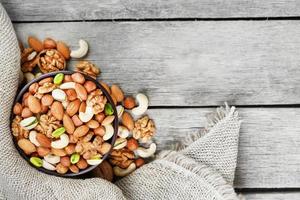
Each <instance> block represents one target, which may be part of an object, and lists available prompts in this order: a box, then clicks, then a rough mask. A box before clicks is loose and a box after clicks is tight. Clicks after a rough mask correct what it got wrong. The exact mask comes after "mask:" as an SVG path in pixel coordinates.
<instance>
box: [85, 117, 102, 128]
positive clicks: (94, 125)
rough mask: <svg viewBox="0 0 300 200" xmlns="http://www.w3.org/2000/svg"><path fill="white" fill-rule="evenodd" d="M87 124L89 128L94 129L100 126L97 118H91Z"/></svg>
mask: <svg viewBox="0 0 300 200" xmlns="http://www.w3.org/2000/svg"><path fill="white" fill-rule="evenodd" d="M86 125H87V126H88V127H89V128H92V129H95V128H98V127H99V122H97V121H96V120H93V119H92V120H90V121H88V122H87V123H86Z"/></svg>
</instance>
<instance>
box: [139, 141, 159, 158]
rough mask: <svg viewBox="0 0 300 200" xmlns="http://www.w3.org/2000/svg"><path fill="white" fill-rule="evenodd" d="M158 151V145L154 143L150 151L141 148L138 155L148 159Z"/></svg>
mask: <svg viewBox="0 0 300 200" xmlns="http://www.w3.org/2000/svg"><path fill="white" fill-rule="evenodd" d="M155 151H156V144H155V143H152V144H151V145H150V147H149V148H148V149H146V148H143V147H139V148H137V150H136V153H137V155H139V156H140V157H142V158H148V157H150V156H152V155H153V154H154V153H155Z"/></svg>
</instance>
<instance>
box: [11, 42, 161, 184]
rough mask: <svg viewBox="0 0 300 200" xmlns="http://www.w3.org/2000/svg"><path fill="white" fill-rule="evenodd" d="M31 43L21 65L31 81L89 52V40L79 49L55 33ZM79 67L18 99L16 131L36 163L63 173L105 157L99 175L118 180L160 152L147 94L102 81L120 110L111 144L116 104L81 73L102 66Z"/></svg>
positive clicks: (37, 85)
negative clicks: (130, 92)
mask: <svg viewBox="0 0 300 200" xmlns="http://www.w3.org/2000/svg"><path fill="white" fill-rule="evenodd" d="M28 44H29V47H28V48H21V55H22V58H21V69H22V71H23V72H24V77H25V78H26V80H27V82H28V81H30V80H32V79H34V78H36V77H38V76H40V75H41V72H42V73H48V72H52V71H59V70H63V69H66V67H67V61H68V60H69V59H70V58H82V57H84V56H85V55H86V54H87V52H88V43H87V42H86V41H84V40H79V48H78V49H76V50H70V48H69V47H68V46H67V45H66V44H65V43H64V42H60V41H55V40H54V39H51V38H46V39H45V40H44V41H43V42H41V41H40V40H38V39H37V38H35V37H29V38H28ZM36 66H38V69H39V71H40V72H38V73H35V71H36V70H35V69H36ZM75 71H77V73H73V74H72V75H71V76H70V75H64V74H62V73H59V74H57V75H56V76H55V77H50V78H46V79H43V80H41V81H39V82H38V83H33V84H32V85H31V86H30V87H29V89H28V92H26V93H25V94H24V95H23V97H22V101H21V102H18V103H16V104H15V105H14V108H13V113H14V119H13V121H12V134H13V136H14V137H15V139H16V140H17V144H18V146H19V147H20V148H21V149H22V150H23V151H24V153H25V154H26V155H28V156H30V162H31V163H32V164H33V165H34V166H36V167H43V168H45V169H47V170H53V171H54V170H56V171H57V172H58V173H60V174H65V173H67V172H71V173H78V172H79V171H80V170H83V169H86V168H87V167H88V166H89V165H98V164H99V163H101V164H100V165H99V166H98V167H97V168H96V169H94V170H93V175H94V176H98V177H102V178H105V179H107V180H109V181H112V180H114V177H123V176H126V175H128V174H130V173H131V172H133V171H134V170H135V169H137V168H138V167H141V166H142V165H144V164H145V162H147V161H149V159H148V158H151V157H153V156H154V154H155V152H156V144H155V143H154V142H153V141H152V139H153V136H154V135H155V131H156V128H155V125H154V122H153V120H152V119H150V118H149V116H148V115H146V111H147V109H148V104H149V101H148V98H147V96H146V95H145V94H142V93H139V94H137V95H136V97H135V98H134V97H132V96H126V95H125V94H124V92H123V91H122V89H121V88H120V87H119V86H118V85H115V84H113V85H112V86H111V87H110V86H108V85H107V84H106V83H105V82H103V81H99V83H100V84H101V85H102V86H103V88H105V90H106V91H107V92H108V93H109V94H110V96H111V99H112V100H113V103H114V105H115V106H116V110H117V115H118V121H119V127H118V133H117V139H116V141H115V144H114V146H111V144H110V143H109V142H108V141H109V140H110V138H112V136H113V133H114V128H113V126H112V123H113V122H114V120H115V119H114V114H115V113H114V112H113V108H112V105H111V104H109V103H108V102H107V99H106V97H105V96H104V95H103V93H102V91H101V90H100V89H98V88H97V87H96V85H95V83H94V82H92V81H88V80H85V79H84V77H83V75H82V74H81V73H83V74H86V75H88V76H90V77H92V78H94V79H96V78H97V76H98V75H99V74H100V72H101V71H100V69H99V68H98V67H97V66H96V65H94V64H93V63H91V62H89V61H85V60H81V61H79V62H78V63H77V64H76V65H75ZM34 73H35V74H34ZM111 148H112V152H111V154H110V155H109V157H108V159H107V160H103V162H102V159H101V158H102V156H103V155H104V154H106V153H107V152H108V151H109V150H110V149H111Z"/></svg>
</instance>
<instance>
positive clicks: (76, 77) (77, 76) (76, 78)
mask: <svg viewBox="0 0 300 200" xmlns="http://www.w3.org/2000/svg"><path fill="white" fill-rule="evenodd" d="M71 77H72V79H73V81H74V82H76V83H79V84H83V83H84V82H85V78H84V76H83V75H82V74H81V73H79V72H76V73H74V74H72V75H71Z"/></svg>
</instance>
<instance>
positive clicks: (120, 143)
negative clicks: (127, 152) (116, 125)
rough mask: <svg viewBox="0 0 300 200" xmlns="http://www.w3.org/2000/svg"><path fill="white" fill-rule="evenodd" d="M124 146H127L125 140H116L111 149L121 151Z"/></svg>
mask: <svg viewBox="0 0 300 200" xmlns="http://www.w3.org/2000/svg"><path fill="white" fill-rule="evenodd" d="M126 145H127V140H126V139H125V138H118V139H116V142H115V144H114V148H113V149H117V150H118V149H122V148H124V147H126Z"/></svg>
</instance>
